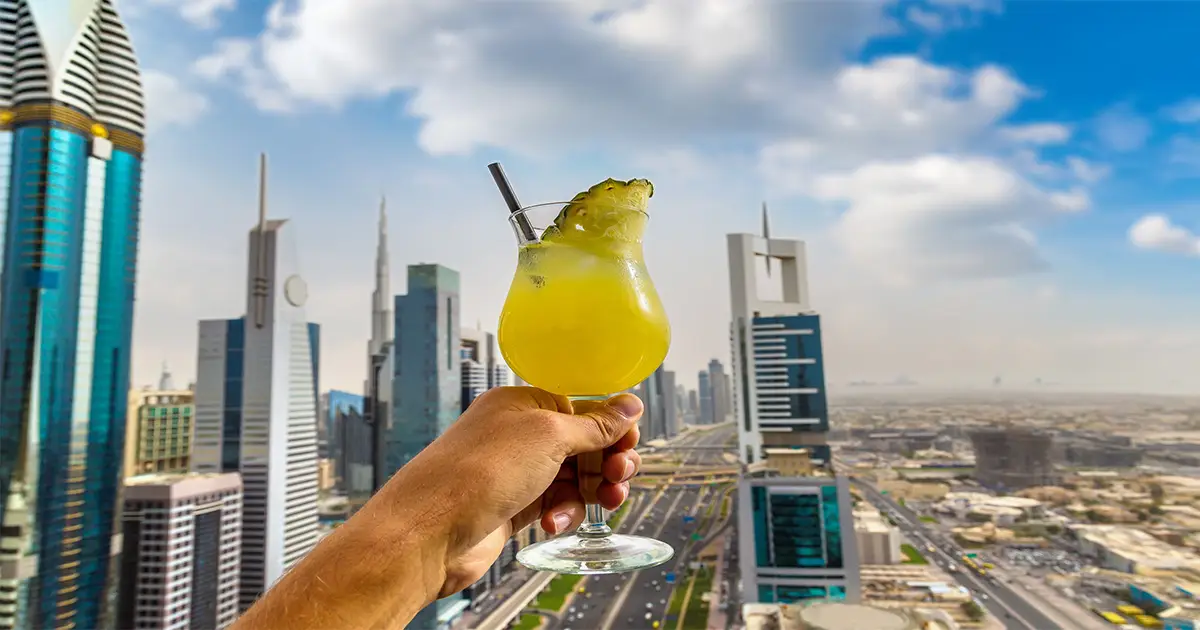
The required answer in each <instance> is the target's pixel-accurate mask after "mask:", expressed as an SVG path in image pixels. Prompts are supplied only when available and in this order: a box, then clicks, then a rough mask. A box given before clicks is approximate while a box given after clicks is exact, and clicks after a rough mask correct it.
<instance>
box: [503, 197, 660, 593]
mask: <svg viewBox="0 0 1200 630" xmlns="http://www.w3.org/2000/svg"><path fill="white" fill-rule="evenodd" d="M653 194H654V187H653V186H652V185H651V184H650V182H649V181H646V180H644V179H635V180H630V181H628V182H621V181H617V180H612V179H609V180H605V181H603V182H601V183H599V184H596V185H595V186H592V187H591V188H589V189H588V190H587V191H586V192H582V193H580V194H578V195H576V196H575V198H574V199H573V200H571V201H570V202H569V203H565V204H563V203H559V204H542V205H539V206H531V207H529V208H526V209H523V210H520V211H519V212H517V213H515V214H514V215H513V217H512V222H513V227H514V228H515V230H516V232H517V238H518V245H519V247H520V251H519V257H518V263H517V271H516V274H515V275H514V276H513V281H512V286H511V287H510V288H509V291H508V299H507V300H506V301H505V303H504V310H503V311H502V312H501V314H500V326H499V340H500V351H501V353H502V354H503V355H504V360H505V362H507V364H508V367H509V368H510V369H512V371H513V372H514V373H515V374H517V376H520V377H521V378H522V379H523V380H524V381H525V382H527V383H529V384H530V385H533V386H534V387H540V388H542V389H544V390H546V391H549V392H553V393H556V394H562V395H565V396H570V397H577V398H580V397H582V398H587V397H604V396H607V395H609V394H615V393H618V392H622V391H625V390H627V389H629V388H631V387H633V386H635V385H637V384H638V383H640V382H641V381H643V380H644V379H645V378H646V377H648V376H650V375H651V374H652V373H654V371H655V370H656V369H658V367H659V366H660V365H662V362H663V359H664V358H666V356H667V348H668V346H670V344H671V325H670V324H669V323H668V322H667V315H666V312H665V311H664V310H663V307H662V303H661V302H660V301H659V299H658V293H657V292H656V291H655V290H654V283H653V282H651V280H650V275H649V273H648V272H647V271H646V263H645V261H644V260H643V257H642V234H643V232H644V231H645V229H646V221H647V218H648V215H647V214H646V203H647V201H648V200H649V198H650V197H651V195H653ZM514 205H515V204H514ZM555 213H557V214H555ZM539 215H540V216H539ZM550 217H553V221H550V220H548V219H549V218H550ZM535 226H536V227H535ZM539 227H541V228H544V229H538V228H539ZM602 461H603V453H588V454H584V455H580V456H579V457H578V461H577V464H576V471H577V474H578V477H579V480H580V489H581V493H582V494H583V497H584V500H585V501H586V502H587V503H588V504H589V505H588V506H587V517H586V519H585V521H584V524H583V525H582V526H581V527H580V528H579V531H578V532H576V533H575V534H571V535H568V536H560V537H558V538H555V539H552V540H547V541H543V542H541V543H538V544H535V545H530V546H528V547H525V548H524V549H522V550H521V551H520V552H519V553H518V554H517V559H518V560H519V561H520V562H521V563H522V564H524V565H525V566H527V567H530V568H533V569H537V570H541V571H558V572H561V573H614V572H619V571H631V570H636V569H642V568H646V567H650V566H655V565H658V564H662V563H663V562H666V561H667V560H669V559H670V558H671V557H672V556H673V555H674V551H673V550H672V549H671V546H670V545H667V544H666V543H663V542H661V541H657V540H653V539H649V538H643V537H640V536H625V535H620V534H613V533H612V530H611V529H609V528H608V526H607V525H605V524H604V515H603V510H602V509H601V508H600V506H599V505H596V504H595V503H596V500H595V498H594V495H593V496H589V494H590V493H591V492H594V488H595V485H594V483H598V478H599V476H600V464H601V462H602ZM589 479H590V480H591V481H588V480H589ZM588 487H590V488H591V490H588Z"/></svg>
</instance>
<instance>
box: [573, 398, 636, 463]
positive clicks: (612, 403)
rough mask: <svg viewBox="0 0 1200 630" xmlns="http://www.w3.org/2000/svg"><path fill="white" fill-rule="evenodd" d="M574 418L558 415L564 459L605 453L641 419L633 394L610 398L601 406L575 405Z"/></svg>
mask: <svg viewBox="0 0 1200 630" xmlns="http://www.w3.org/2000/svg"><path fill="white" fill-rule="evenodd" d="M576 408H577V411H583V413H576V415H574V416H569V415H565V414H563V415H561V416H560V417H559V422H558V430H559V432H560V435H561V436H562V439H563V443H564V445H565V446H566V448H567V453H566V454H567V455H568V456H570V455H578V454H580V453H590V452H593V451H600V450H604V449H606V448H608V447H610V446H612V445H614V444H616V443H617V442H618V441H619V440H621V438H623V437H624V436H625V435H626V434H628V433H629V432H630V431H631V430H633V429H634V428H635V427H636V425H637V421H638V418H641V417H642V409H643V407H642V401H641V400H640V399H638V397H637V396H634V395H633V394H621V395H619V396H613V397H612V398H609V399H608V400H607V401H605V402H604V404H602V405H576Z"/></svg>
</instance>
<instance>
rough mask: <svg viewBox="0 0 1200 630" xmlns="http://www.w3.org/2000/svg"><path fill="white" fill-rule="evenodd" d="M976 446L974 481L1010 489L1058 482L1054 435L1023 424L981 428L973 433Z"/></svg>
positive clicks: (972, 438)
mask: <svg viewBox="0 0 1200 630" xmlns="http://www.w3.org/2000/svg"><path fill="white" fill-rule="evenodd" d="M970 438H971V446H972V447H973V448H974V449H975V480H976V481H978V482H979V483H980V484H981V485H983V486H984V487H987V488H992V489H995V490H1001V491H1005V492H1011V491H1014V490H1022V489H1024V488H1032V487H1034V486H1053V485H1058V483H1059V481H1060V480H1061V478H1060V476H1059V475H1058V474H1057V473H1056V472H1055V470H1054V461H1053V456H1052V449H1053V446H1054V437H1053V436H1052V435H1050V434H1049V433H1046V432H1044V431H1038V430H1034V429H1027V428H1024V427H1004V428H998V429H978V430H975V431H972V432H971V433H970Z"/></svg>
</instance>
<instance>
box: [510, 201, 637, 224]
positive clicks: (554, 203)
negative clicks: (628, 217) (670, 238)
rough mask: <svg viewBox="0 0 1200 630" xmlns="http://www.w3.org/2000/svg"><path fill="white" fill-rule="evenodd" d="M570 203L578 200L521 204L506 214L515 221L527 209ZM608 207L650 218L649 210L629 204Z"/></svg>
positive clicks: (526, 211) (523, 214) (526, 213)
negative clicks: (517, 208)
mask: <svg viewBox="0 0 1200 630" xmlns="http://www.w3.org/2000/svg"><path fill="white" fill-rule="evenodd" d="M572 203H578V202H575V201H546V202H542V203H534V204H530V205H528V206H522V207H521V209H520V210H517V211H516V212H512V213H510V214H509V215H508V220H509V221H515V220H517V217H526V218H528V217H527V216H526V215H528V213H529V211H531V210H539V209H541V208H546V207H549V206H566V205H568V204H572ZM609 207H612V208H620V209H622V210H630V211H632V212H637V213H638V214H641V215H642V216H644V217H646V218H647V219H649V218H650V213H649V212H646V211H645V210H642V209H641V208H635V207H633V206H630V205H625V204H622V205H617V204H609Z"/></svg>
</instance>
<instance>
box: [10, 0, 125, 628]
mask: <svg viewBox="0 0 1200 630" xmlns="http://www.w3.org/2000/svg"><path fill="white" fill-rule="evenodd" d="M0 32H2V33H3V34H4V37H0V56H2V57H3V63H0V73H2V74H3V75H4V76H3V80H0V166H3V169H4V170H3V176H2V177H0V181H3V186H2V188H0V195H2V196H0V226H2V227H0V354H2V355H3V360H2V361H0V523H2V527H0V530H2V531H0V628H28V627H76V628H94V627H99V626H101V625H104V623H105V620H104V619H102V609H103V607H104V602H105V597H106V590H107V589H106V586H107V584H106V583H107V581H108V569H109V566H110V564H111V555H112V553H113V551H114V549H113V535H114V533H115V530H116V516H117V515H116V509H117V502H118V495H119V490H120V483H121V476H122V469H123V467H124V440H125V424H126V411H127V403H128V391H129V351H130V345H131V339H132V333H133V297H134V281H135V277H136V272H137V246H138V220H139V212H140V199H141V178H142V154H143V150H144V145H143V139H142V137H143V133H144V111H143V105H142V90H141V80H140V74H139V71H138V67H137V62H136V60H135V58H134V55H133V49H132V46H131V45H130V42H129V38H128V36H127V34H126V31H125V28H124V26H123V25H122V24H121V22H120V20H119V18H118V16H117V14H116V11H115V10H114V8H113V6H112V2H111V0H94V1H93V2H89V3H86V4H85V5H84V6H76V5H71V7H70V10H68V5H67V3H50V2H40V3H35V2H28V1H25V0H19V1H16V2H6V3H3V4H0Z"/></svg>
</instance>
